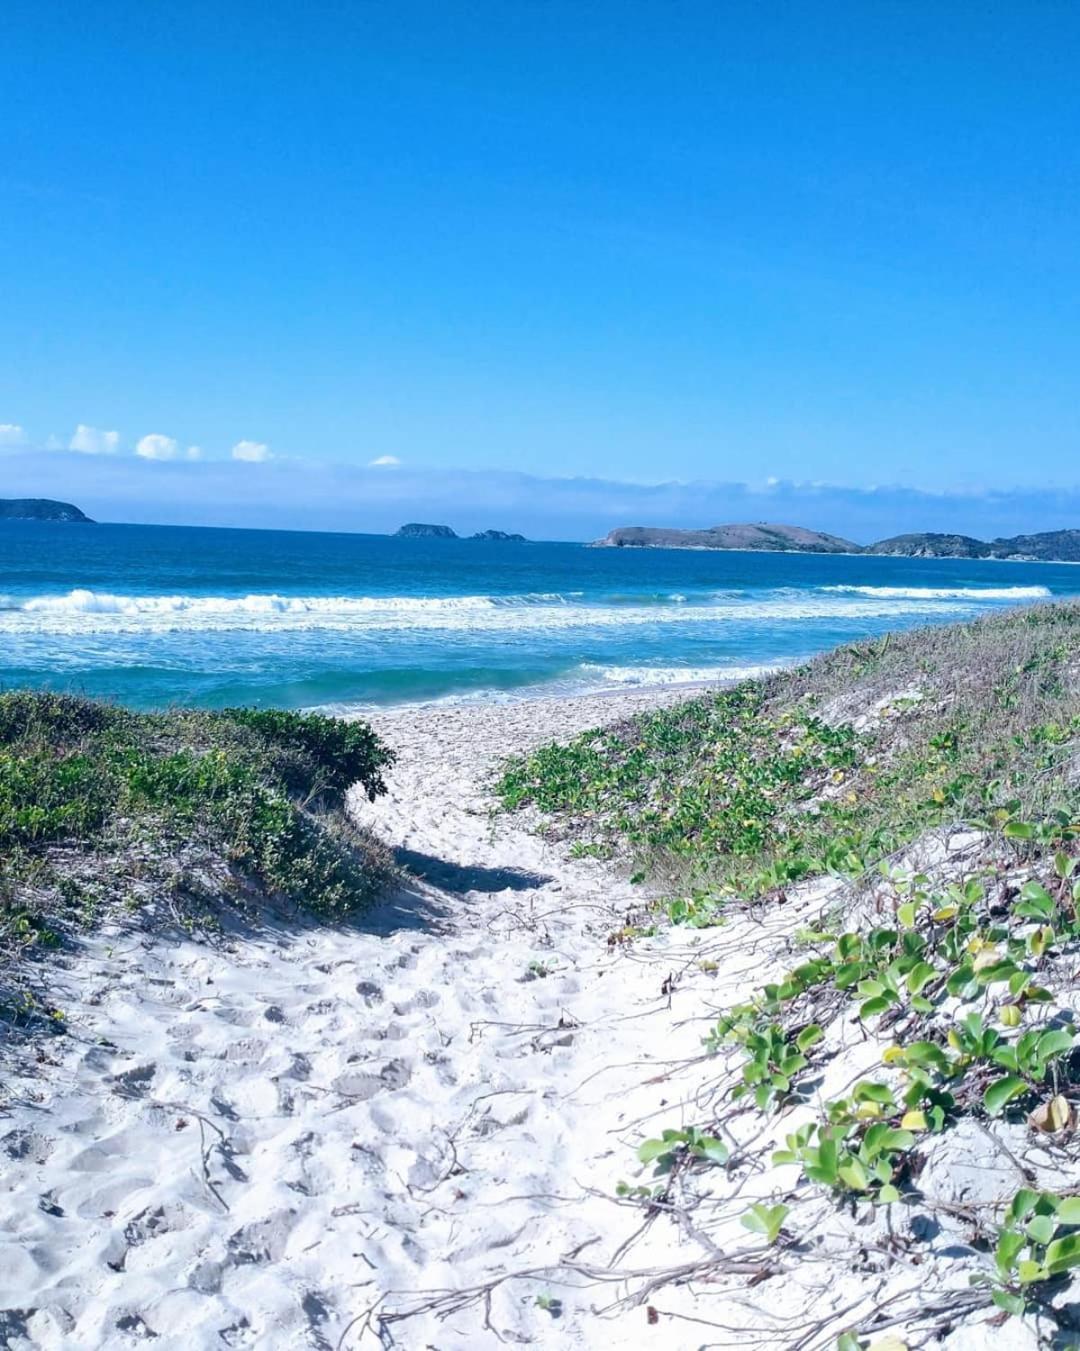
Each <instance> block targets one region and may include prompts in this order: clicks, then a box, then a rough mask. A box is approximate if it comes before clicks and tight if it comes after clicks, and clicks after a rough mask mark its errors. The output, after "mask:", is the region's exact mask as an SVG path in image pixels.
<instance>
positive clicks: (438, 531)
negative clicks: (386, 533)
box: [394, 521, 458, 539]
mask: <svg viewBox="0 0 1080 1351" xmlns="http://www.w3.org/2000/svg"><path fill="white" fill-rule="evenodd" d="M394 537H395V539H457V538H458V534H457V531H456V530H451V529H450V527H449V526H448V525H428V524H427V523H426V522H424V521H410V522H409V523H408V525H403V526H402V527H401V528H400V529H399V530H395V531H394Z"/></svg>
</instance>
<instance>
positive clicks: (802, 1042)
mask: <svg viewBox="0 0 1080 1351" xmlns="http://www.w3.org/2000/svg"><path fill="white" fill-rule="evenodd" d="M824 1035H825V1033H824V1032H823V1031H822V1030H821V1028H820V1027H819V1026H818V1024H817V1023H811V1024H810V1026H809V1027H804V1028H803V1030H802V1031H801V1032H800V1033H799V1035H798V1036H797V1037H796V1038H795V1045H796V1046H797V1047H798V1048H799V1050H800V1051H808V1050H809V1049H810V1047H811V1046H816V1045H817V1044H818V1042H819V1041H820V1040H821V1039H822V1037H823V1036H824Z"/></svg>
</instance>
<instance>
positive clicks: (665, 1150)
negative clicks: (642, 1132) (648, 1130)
mask: <svg viewBox="0 0 1080 1351" xmlns="http://www.w3.org/2000/svg"><path fill="white" fill-rule="evenodd" d="M672 1148H673V1146H672V1144H671V1141H670V1140H646V1141H644V1143H643V1144H641V1145H640V1146H639V1147H638V1152H637V1156H638V1160H639V1161H640V1162H641V1163H653V1162H654V1161H655V1160H656V1159H658V1158H659V1157H660V1155H661V1154H669V1153H670V1152H671V1150H672Z"/></svg>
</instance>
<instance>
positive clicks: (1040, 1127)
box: [1028, 1093, 1076, 1135]
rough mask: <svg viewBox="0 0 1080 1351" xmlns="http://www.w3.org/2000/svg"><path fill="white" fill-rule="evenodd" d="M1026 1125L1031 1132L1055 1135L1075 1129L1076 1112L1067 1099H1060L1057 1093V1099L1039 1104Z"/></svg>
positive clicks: (1060, 1096)
mask: <svg viewBox="0 0 1080 1351" xmlns="http://www.w3.org/2000/svg"><path fill="white" fill-rule="evenodd" d="M1028 1124H1029V1125H1030V1126H1031V1128H1032V1130H1037V1131H1042V1132H1043V1133H1044V1134H1046V1135H1056V1134H1057V1132H1058V1131H1064V1130H1070V1131H1071V1130H1074V1129H1075V1127H1076V1112H1075V1111H1074V1110H1073V1108H1072V1106H1071V1105H1070V1103H1069V1100H1068V1098H1064V1097H1062V1095H1061V1094H1060V1093H1059V1094H1058V1095H1057V1097H1055V1098H1050V1099H1049V1100H1048V1101H1047V1102H1042V1103H1040V1104H1039V1106H1038V1107H1036V1108H1035V1110H1034V1111H1033V1112H1032V1113H1031V1115H1030V1116H1029V1117H1028Z"/></svg>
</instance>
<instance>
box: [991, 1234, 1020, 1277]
mask: <svg viewBox="0 0 1080 1351" xmlns="http://www.w3.org/2000/svg"><path fill="white" fill-rule="evenodd" d="M1026 1246H1027V1240H1026V1239H1025V1237H1024V1235H1023V1234H1021V1233H1020V1232H1019V1231H1018V1230H1016V1229H1003V1230H1002V1231H1001V1233H1000V1234H999V1235H998V1241H997V1249H996V1250H995V1252H994V1258H995V1260H996V1262H997V1266H998V1270H999V1271H1000V1272H1001V1274H1002V1276H1004V1277H1008V1275H1009V1272H1011V1271H1012V1268H1013V1263H1014V1262H1015V1261H1016V1259H1017V1257H1018V1256H1019V1254H1020V1253H1021V1252H1022V1251H1023V1250H1024V1248H1025V1247H1026Z"/></svg>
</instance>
